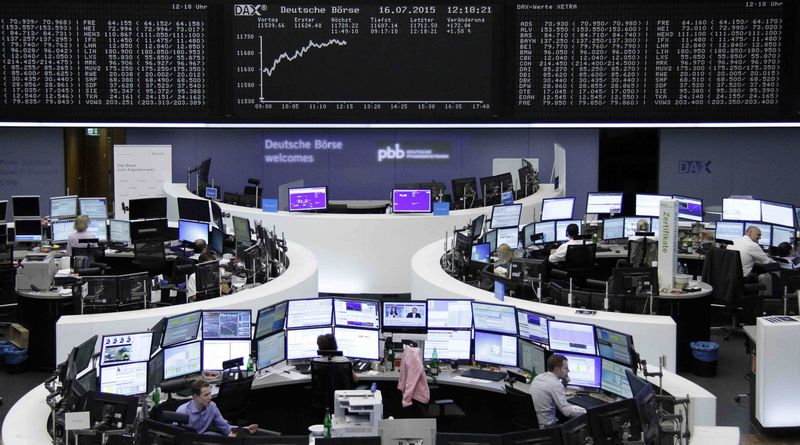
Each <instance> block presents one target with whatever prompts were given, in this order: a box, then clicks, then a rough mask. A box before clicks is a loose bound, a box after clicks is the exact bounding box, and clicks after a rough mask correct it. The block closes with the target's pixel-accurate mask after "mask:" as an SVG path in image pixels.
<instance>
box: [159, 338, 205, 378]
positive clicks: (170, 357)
mask: <svg viewBox="0 0 800 445" xmlns="http://www.w3.org/2000/svg"><path fill="white" fill-rule="evenodd" d="M162 352H163V354H164V380H169V379H174V378H177V377H183V376H186V375H191V374H196V373H198V372H200V371H202V370H203V347H202V345H201V344H200V342H199V341H194V342H191V343H186V344H182V345H178V346H170V347H166V348H164V349H163V351H162Z"/></svg>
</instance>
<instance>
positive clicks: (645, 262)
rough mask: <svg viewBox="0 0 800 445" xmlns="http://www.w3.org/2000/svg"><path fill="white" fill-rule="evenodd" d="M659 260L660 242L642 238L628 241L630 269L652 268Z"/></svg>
mask: <svg viewBox="0 0 800 445" xmlns="http://www.w3.org/2000/svg"><path fill="white" fill-rule="evenodd" d="M657 260H658V240H656V239H653V238H640V239H635V240H628V267H650V266H652V264H653V261H657Z"/></svg>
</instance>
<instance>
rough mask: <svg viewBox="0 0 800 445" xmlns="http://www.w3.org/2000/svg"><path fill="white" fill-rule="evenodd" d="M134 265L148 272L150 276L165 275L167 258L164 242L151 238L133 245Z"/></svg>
mask: <svg viewBox="0 0 800 445" xmlns="http://www.w3.org/2000/svg"><path fill="white" fill-rule="evenodd" d="M133 264H135V265H136V266H138V267H139V268H140V269H143V270H146V271H147V272H148V273H150V275H154V276H155V275H159V274H161V273H164V269H165V267H166V264H167V257H166V254H165V253H164V240H163V239H161V238H151V239H142V240H137V241H135V242H134V243H133Z"/></svg>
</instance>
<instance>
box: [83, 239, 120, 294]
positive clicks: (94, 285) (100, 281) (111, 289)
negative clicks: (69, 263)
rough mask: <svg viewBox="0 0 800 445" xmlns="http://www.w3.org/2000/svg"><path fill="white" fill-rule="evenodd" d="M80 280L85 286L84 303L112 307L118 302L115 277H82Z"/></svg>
mask: <svg viewBox="0 0 800 445" xmlns="http://www.w3.org/2000/svg"><path fill="white" fill-rule="evenodd" d="M73 253H74V252H73ZM81 279H82V280H83V283H84V284H85V285H86V295H85V296H84V302H85V303H87V304H89V303H94V304H104V305H113V304H117V303H118V302H119V298H118V295H119V293H118V292H117V277H116V276H113V275H102V276H100V275H98V276H83V277H81Z"/></svg>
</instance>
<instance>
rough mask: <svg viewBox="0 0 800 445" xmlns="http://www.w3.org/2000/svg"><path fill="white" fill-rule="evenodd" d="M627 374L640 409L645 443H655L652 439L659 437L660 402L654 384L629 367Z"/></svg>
mask: <svg viewBox="0 0 800 445" xmlns="http://www.w3.org/2000/svg"><path fill="white" fill-rule="evenodd" d="M625 374H626V375H627V376H628V383H629V385H630V387H631V392H632V393H633V400H635V401H636V407H637V409H638V410H639V420H640V421H641V425H642V433H643V436H644V440H645V443H654V442H652V441H653V440H657V439H658V433H659V419H658V402H657V400H656V393H655V391H654V390H653V385H652V384H650V382H648V381H647V380H644V379H642V378H639V377H637V376H636V374H634V373H633V371H631V370H629V369H628V370H626V371H625Z"/></svg>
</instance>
